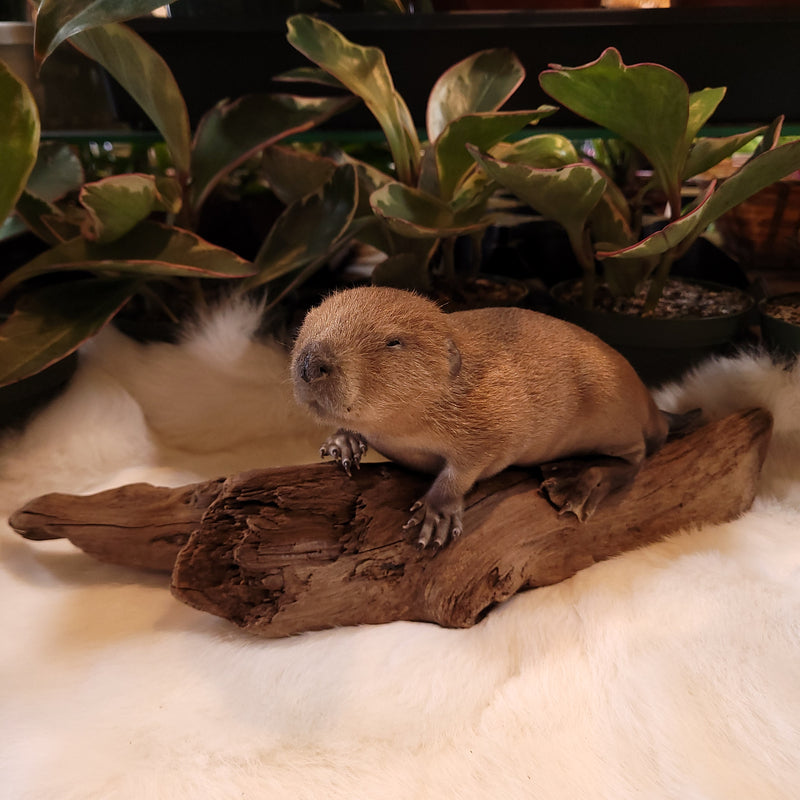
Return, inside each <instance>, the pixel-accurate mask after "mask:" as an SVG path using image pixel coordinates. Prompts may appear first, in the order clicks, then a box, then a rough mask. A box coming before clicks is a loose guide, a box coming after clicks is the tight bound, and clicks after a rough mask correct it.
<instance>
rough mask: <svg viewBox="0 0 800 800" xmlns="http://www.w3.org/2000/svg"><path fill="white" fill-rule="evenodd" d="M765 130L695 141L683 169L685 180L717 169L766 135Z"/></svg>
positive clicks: (758, 129)
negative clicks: (713, 168) (726, 160)
mask: <svg viewBox="0 0 800 800" xmlns="http://www.w3.org/2000/svg"><path fill="white" fill-rule="evenodd" d="M765 130H766V128H756V129H755V130H752V131H747V132H746V133H738V134H735V135H733V136H723V137H720V138H717V137H713V138H712V137H708V138H700V139H695V141H694V144H693V145H692V149H691V150H690V151H689V156H688V158H687V159H686V165H685V166H684V168H683V179H684V180H686V179H687V178H691V177H693V176H694V175H699V174H700V173H701V172H705V171H706V170H707V169H711V168H712V167H715V166H716V165H717V164H719V163H720V161H722V160H723V159H726V158H729V157H730V156H732V155H733V154H734V153H735V152H736V151H737V150H739V149H740V148H742V147H744V146H745V145H746V144H747V143H748V142H749V141H751V140H752V139H755V137H756V136H759V135H761V134H762V133H764V131H765Z"/></svg>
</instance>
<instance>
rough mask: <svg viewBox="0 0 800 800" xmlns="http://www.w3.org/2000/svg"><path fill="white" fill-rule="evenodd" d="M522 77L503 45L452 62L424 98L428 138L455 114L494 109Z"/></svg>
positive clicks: (522, 71)
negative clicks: (426, 101)
mask: <svg viewBox="0 0 800 800" xmlns="http://www.w3.org/2000/svg"><path fill="white" fill-rule="evenodd" d="M524 79H525V68H524V67H523V66H522V64H521V63H520V60H519V59H518V58H517V56H516V55H515V54H514V53H513V52H512V51H511V50H507V49H505V48H502V49H497V50H483V51H481V52H479V53H474V54H473V55H471V56H468V57H467V58H465V59H464V60H463V61H459V62H458V63H457V64H454V65H453V66H452V67H450V68H449V69H447V70H445V72H443V73H442V74H441V76H440V77H439V79H438V80H437V81H436V83H435V84H434V86H433V89H432V90H431V93H430V95H429V97H428V107H427V113H426V125H427V129H428V139H429V141H430V142H432V143H434V142H436V140H437V139H438V138H439V136H440V135H441V133H442V132H443V131H444V130H445V129H446V128H447V126H448V125H450V124H451V123H452V122H455V120H457V119H458V118H459V117H463V116H465V115H466V114H481V113H486V112H490V111H497V109H499V108H500V107H501V106H502V105H503V104H504V103H505V102H506V100H508V98H509V97H511V95H512V94H514V92H515V91H516V90H517V88H518V87H519V85H520V84H521V83H522V81H523V80H524ZM475 144H479V143H477V142H475ZM479 146H481V145H480V144H479Z"/></svg>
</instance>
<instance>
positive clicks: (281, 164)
mask: <svg viewBox="0 0 800 800" xmlns="http://www.w3.org/2000/svg"><path fill="white" fill-rule="evenodd" d="M335 169H336V164H335V163H334V161H333V159H330V158H323V157H321V156H315V155H314V154H313V153H309V152H307V151H305V150H295V149H293V148H291V147H279V146H278V145H273V146H272V147H268V148H267V149H266V150H265V151H264V153H263V155H262V157H261V174H262V175H263V176H264V178H266V180H267V182H268V183H269V187H270V189H272V191H273V192H274V193H275V195H276V196H277V197H278V199H279V200H280V201H281V202H282V203H283V204H284V205H287V206H288V205H291V204H292V203H294V202H296V201H297V200H300V199H302V198H303V197H305V196H306V195H309V194H313V193H314V192H316V191H319V188H320V187H321V186H322V184H323V183H325V182H326V181H328V180H330V177H331V175H333V172H334V170H335Z"/></svg>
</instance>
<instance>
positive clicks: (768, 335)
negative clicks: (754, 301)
mask: <svg viewBox="0 0 800 800" xmlns="http://www.w3.org/2000/svg"><path fill="white" fill-rule="evenodd" d="M784 300H785V301H787V302H788V303H789V304H791V305H795V306H796V305H800V293H799V292H793V293H791V294H786V295H780V296H779V297H772V298H768V299H766V300H762V301H761V302H760V303H759V305H758V310H759V313H760V317H761V336H762V337H763V339H764V344H766V346H767V347H768V348H769V350H770V352H772V353H775V354H776V355H779V356H783V357H786V358H794V357H795V356H797V355H798V354H800V325H795V324H793V323H791V322H787V321H786V320H783V319H779V318H778V317H775V316H772V315H771V314H770V313H769V311H768V309H767V304H768V303H775V302H776V301H777V302H780V301H784Z"/></svg>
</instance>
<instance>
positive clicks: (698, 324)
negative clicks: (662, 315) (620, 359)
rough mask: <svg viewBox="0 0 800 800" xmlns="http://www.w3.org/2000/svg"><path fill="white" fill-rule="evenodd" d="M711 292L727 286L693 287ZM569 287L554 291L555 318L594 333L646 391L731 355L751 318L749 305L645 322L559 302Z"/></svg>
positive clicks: (627, 316)
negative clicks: (627, 363)
mask: <svg viewBox="0 0 800 800" xmlns="http://www.w3.org/2000/svg"><path fill="white" fill-rule="evenodd" d="M693 283H696V284H699V285H701V286H705V287H708V288H713V289H717V290H719V289H730V288H731V287H729V286H723V285H722V284H715V283H710V282H708V281H693ZM568 285H569V282H567V283H560V284H558V285H556V286H554V287H553V289H552V295H553V298H554V300H555V306H556V313H557V314H558V315H559V316H560V317H561V318H562V319H565V320H567V321H568V322H572V323H574V324H575V325H579V326H580V327H581V328H584V329H585V330H588V331H590V332H591V333H594V334H595V335H596V336H598V337H599V338H601V339H602V340H603V341H604V342H606V343H607V344H610V345H611V346H612V347H613V348H614V349H615V350H617V351H619V352H620V353H622V355H623V356H625V358H627V359H628V361H630V363H631V364H632V365H633V368H634V369H635V370H636V372H637V373H638V374H639V377H640V378H641V379H642V380H643V381H644V382H645V383H646V384H647V385H649V386H657V385H659V384H663V383H667V382H669V381H674V380H678V379H679V378H680V377H681V376H682V375H683V374H684V373H685V372H686V371H687V370H689V369H691V368H692V367H693V366H695V365H696V364H698V363H699V362H700V361H702V360H704V359H705V358H707V357H709V356H711V355H715V354H723V353H725V352H727V351H729V350H730V349H731V348H732V346H733V345H734V344H735V343H736V341H737V340H738V339H740V338H741V336H742V334H743V333H744V332H745V331H746V330H747V325H748V322H749V319H750V316H751V314H752V309H753V304H754V302H753V301H751V302H750V304H749V305H748V307H747V308H746V309H745V310H743V311H740V312H738V313H735V314H727V315H724V316H715V317H692V318H688V317H687V318H679V319H654V318H643V317H639V316H635V315H632V314H616V313H612V312H607V311H597V310H591V311H588V310H586V309H584V308H581V307H580V306H576V305H574V304H572V303H568V302H565V301H564V300H562V299H560V296H561V295H562V294H563V292H564V289H565V288H566V287H567V286H568Z"/></svg>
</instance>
